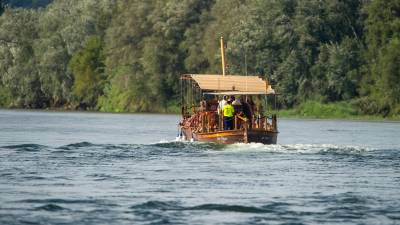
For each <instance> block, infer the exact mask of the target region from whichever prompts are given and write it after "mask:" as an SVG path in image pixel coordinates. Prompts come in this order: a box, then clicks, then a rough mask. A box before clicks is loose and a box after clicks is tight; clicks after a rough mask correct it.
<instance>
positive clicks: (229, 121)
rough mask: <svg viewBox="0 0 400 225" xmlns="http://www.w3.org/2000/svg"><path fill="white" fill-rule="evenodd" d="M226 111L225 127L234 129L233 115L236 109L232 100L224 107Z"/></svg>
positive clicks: (224, 111)
mask: <svg viewBox="0 0 400 225" xmlns="http://www.w3.org/2000/svg"><path fill="white" fill-rule="evenodd" d="M223 113H224V129H225V130H232V129H233V116H234V114H235V109H234V108H233V106H232V101H230V100H229V101H228V102H227V104H226V105H224V108H223Z"/></svg>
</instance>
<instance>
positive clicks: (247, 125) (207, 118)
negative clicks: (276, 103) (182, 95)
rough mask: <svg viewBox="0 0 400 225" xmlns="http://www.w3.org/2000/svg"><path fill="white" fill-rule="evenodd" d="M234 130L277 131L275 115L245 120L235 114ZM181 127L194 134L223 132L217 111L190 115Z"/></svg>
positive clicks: (220, 118) (221, 120)
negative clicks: (190, 130)
mask: <svg viewBox="0 0 400 225" xmlns="http://www.w3.org/2000/svg"><path fill="white" fill-rule="evenodd" d="M233 122H234V124H233V129H234V130H251V129H262V130H265V131H277V120H276V115H275V114H273V115H272V116H271V117H267V116H261V115H257V116H253V117H251V118H246V117H245V116H243V115H239V114H236V115H235V116H234V121H233ZM182 125H183V127H187V128H189V127H190V128H192V129H193V130H194V131H195V132H199V133H209V132H217V131H224V130H225V129H224V124H223V117H222V115H221V114H218V113H217V111H203V112H197V113H195V114H192V116H190V117H187V118H186V119H184V122H183V123H182Z"/></svg>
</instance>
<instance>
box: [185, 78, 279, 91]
mask: <svg viewBox="0 0 400 225" xmlns="http://www.w3.org/2000/svg"><path fill="white" fill-rule="evenodd" d="M181 79H190V80H194V81H195V82H196V83H197V84H198V86H199V88H200V89H201V90H202V91H203V93H204V94H210V95H274V94H275V90H274V89H272V87H271V85H269V83H268V81H266V80H263V79H262V78H260V77H258V76H243V75H225V76H223V75H215V74H184V75H182V77H181Z"/></svg>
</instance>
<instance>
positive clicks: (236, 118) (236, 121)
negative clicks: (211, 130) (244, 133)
mask: <svg viewBox="0 0 400 225" xmlns="http://www.w3.org/2000/svg"><path fill="white" fill-rule="evenodd" d="M235 130H237V116H236V115H235Z"/></svg>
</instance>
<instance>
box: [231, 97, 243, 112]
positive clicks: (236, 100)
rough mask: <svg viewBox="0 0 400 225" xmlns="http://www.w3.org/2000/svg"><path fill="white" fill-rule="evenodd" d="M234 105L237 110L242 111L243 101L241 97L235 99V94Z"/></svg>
mask: <svg viewBox="0 0 400 225" xmlns="http://www.w3.org/2000/svg"><path fill="white" fill-rule="evenodd" d="M231 99H232V105H233V108H234V109H235V112H240V111H242V103H241V102H240V100H239V99H235V96H232V98H231Z"/></svg>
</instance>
